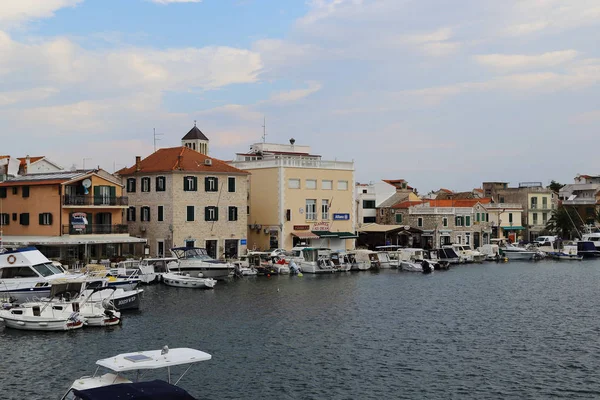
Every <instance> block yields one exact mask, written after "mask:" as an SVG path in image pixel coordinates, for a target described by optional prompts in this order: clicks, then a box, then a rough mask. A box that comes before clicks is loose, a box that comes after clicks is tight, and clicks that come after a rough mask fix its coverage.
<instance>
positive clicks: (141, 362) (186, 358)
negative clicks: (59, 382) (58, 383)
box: [61, 346, 212, 400]
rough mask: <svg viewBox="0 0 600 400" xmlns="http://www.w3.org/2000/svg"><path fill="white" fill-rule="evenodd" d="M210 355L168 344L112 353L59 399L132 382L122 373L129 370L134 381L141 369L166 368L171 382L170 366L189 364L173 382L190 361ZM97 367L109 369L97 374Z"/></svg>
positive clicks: (138, 376) (72, 398) (177, 380)
mask: <svg viewBox="0 0 600 400" xmlns="http://www.w3.org/2000/svg"><path fill="white" fill-rule="evenodd" d="M211 358H212V356H211V355H210V354H208V353H205V352H203V351H200V350H195V349H189V348H175V349H169V348H168V347H167V346H165V347H163V349H162V350H150V351H139V352H134V353H125V354H119V355H116V356H114V357H110V358H105V359H102V360H98V361H96V365H97V366H98V367H97V368H96V371H95V372H94V375H92V376H83V377H81V378H79V379H77V380H76V381H74V382H73V384H72V385H71V387H70V388H69V391H68V392H67V393H66V394H65V395H64V396H63V397H62V399H61V400H76V399H79V397H78V396H77V395H76V394H75V393H76V391H81V390H87V389H93V388H99V387H104V386H111V385H117V384H124V383H132V380H130V379H128V378H126V377H124V376H123V374H124V373H125V374H126V373H131V374H132V375H134V376H135V377H136V381H139V378H140V377H141V376H143V375H144V374H143V373H144V371H148V370H157V369H166V370H167V382H168V383H171V381H172V379H171V370H172V368H173V367H176V366H186V365H187V366H188V368H187V369H185V371H184V372H183V373H182V374H181V376H179V378H177V379H176V380H175V384H177V383H179V381H180V380H181V379H182V378H183V377H184V376H185V374H186V373H187V372H188V371H189V369H190V368H191V367H192V365H193V364H196V363H199V362H202V361H208V360H210V359H211ZM100 368H103V369H106V370H109V371H110V372H107V373H104V374H102V375H100V374H99V371H100Z"/></svg>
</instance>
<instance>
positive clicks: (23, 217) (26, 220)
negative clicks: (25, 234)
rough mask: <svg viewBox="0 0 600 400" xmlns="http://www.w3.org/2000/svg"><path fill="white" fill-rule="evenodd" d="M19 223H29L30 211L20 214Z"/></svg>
mask: <svg viewBox="0 0 600 400" xmlns="http://www.w3.org/2000/svg"><path fill="white" fill-rule="evenodd" d="M19 223H20V224H21V225H29V213H22V214H19Z"/></svg>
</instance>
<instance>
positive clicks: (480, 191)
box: [473, 188, 483, 193]
mask: <svg viewBox="0 0 600 400" xmlns="http://www.w3.org/2000/svg"><path fill="white" fill-rule="evenodd" d="M473 191H474V192H479V193H483V189H481V188H475V189H473Z"/></svg>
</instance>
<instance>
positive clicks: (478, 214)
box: [475, 213, 481, 222]
mask: <svg viewBox="0 0 600 400" xmlns="http://www.w3.org/2000/svg"><path fill="white" fill-rule="evenodd" d="M475 214H476V215H477V222H479V221H480V218H481V214H480V213H475Z"/></svg>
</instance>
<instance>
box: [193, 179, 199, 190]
mask: <svg viewBox="0 0 600 400" xmlns="http://www.w3.org/2000/svg"><path fill="white" fill-rule="evenodd" d="M193 178H194V187H193V188H192V191H194V192H196V191H198V177H197V176H194V177H193Z"/></svg>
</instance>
